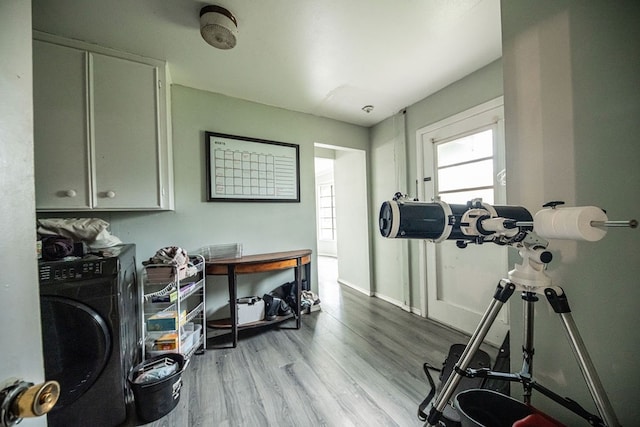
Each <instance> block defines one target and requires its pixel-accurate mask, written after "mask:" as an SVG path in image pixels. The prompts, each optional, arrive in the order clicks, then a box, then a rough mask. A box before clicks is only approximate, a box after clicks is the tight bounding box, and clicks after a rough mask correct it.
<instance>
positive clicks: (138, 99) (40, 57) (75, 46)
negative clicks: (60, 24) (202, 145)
mask: <svg viewBox="0 0 640 427" xmlns="http://www.w3.org/2000/svg"><path fill="white" fill-rule="evenodd" d="M33 65H34V67H33V68H34V76H33V80H34V127H35V129H34V145H35V177H36V208H37V209H38V210H39V211H76V210H79V211H82V210H104V211H128V210H169V209H173V182H172V180H173V174H172V156H171V144H170V140H169V132H168V128H169V118H168V114H167V95H168V93H167V91H168V84H167V82H166V64H165V63H164V62H161V61H156V60H152V59H147V58H141V57H137V56H133V55H128V54H123V53H119V52H113V51H110V50H107V49H102V48H96V47H95V46H92V45H91V46H88V47H87V46H86V45H84V44H83V43H80V42H76V41H71V40H65V39H60V38H57V37H55V38H54V37H52V36H48V35H40V36H38V34H36V40H34V42H33Z"/></svg>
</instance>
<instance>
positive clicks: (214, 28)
mask: <svg viewBox="0 0 640 427" xmlns="http://www.w3.org/2000/svg"><path fill="white" fill-rule="evenodd" d="M200 34H201V35H202V38H203V39H204V40H205V41H206V42H207V43H209V44H210V45H211V46H213V47H217V48H218V49H232V48H233V47H234V46H235V45H236V38H237V36H238V21H237V20H236V17H235V16H233V14H232V13H231V12H229V11H228V10H227V9H225V8H223V7H220V6H205V7H203V8H202V9H200Z"/></svg>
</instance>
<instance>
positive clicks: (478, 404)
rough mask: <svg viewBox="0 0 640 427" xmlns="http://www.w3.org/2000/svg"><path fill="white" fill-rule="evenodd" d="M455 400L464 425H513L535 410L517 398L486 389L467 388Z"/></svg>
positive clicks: (493, 426)
mask: <svg viewBox="0 0 640 427" xmlns="http://www.w3.org/2000/svg"><path fill="white" fill-rule="evenodd" d="M454 401H455V402H454V404H455V407H456V409H457V410H458V413H459V414H460V422H461V424H462V427H511V426H512V425H513V423H515V422H516V421H519V420H521V419H523V418H526V417H527V416H529V415H531V414H532V413H533V412H534V411H533V410H532V409H531V408H530V407H529V406H527V405H525V404H524V403H522V402H520V401H518V400H516V399H513V398H511V397H509V396H505V395H504V394H501V393H498V392H495V391H492V390H486V389H470V390H465V391H463V392H460V393H458V394H457V395H456V397H455V399H454Z"/></svg>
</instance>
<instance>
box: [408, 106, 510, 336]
mask: <svg viewBox="0 0 640 427" xmlns="http://www.w3.org/2000/svg"><path fill="white" fill-rule="evenodd" d="M503 106H504V98H503V97H502V96H500V97H497V98H494V99H492V100H490V101H487V102H485V103H482V104H480V105H477V106H475V107H472V108H470V109H467V110H465V111H463V112H460V113H457V114H455V115H453V116H450V117H448V118H445V119H443V120H440V121H438V122H436V123H433V124H430V125H428V126H425V127H423V128H420V129H418V130H417V131H416V152H417V153H416V154H417V155H416V182H418V183H419V185H417V196H418V199H419V200H423V201H429V200H427V199H426V196H427V195H426V191H425V185H424V177H425V176H426V175H425V168H426V166H427V165H426V164H425V160H424V159H425V151H424V149H423V139H424V137H425V135H428V134H430V133H433V132H435V131H437V130H440V129H442V128H446V127H449V126H452V125H455V124H457V123H459V122H462V121H468V120H470V119H473V118H474V117H475V116H479V115H480V116H481V115H484V114H486V113H487V112H489V111H491V110H494V109H496V108H500V107H503ZM484 123H485V124H486V120H485V121H484ZM496 123H498V126H497V129H496V132H498V133H499V137H500V138H502V139H504V111H503V114H502V117H500V118H496ZM479 127H480V126H479ZM494 157H495V158H496V159H499V160H501V161H502V163H503V164H504V158H505V153H504V147H500V146H499V147H498V149H497V151H496V152H495V153H494ZM505 194H506V191H505ZM505 202H506V200H503V199H500V198H499V196H498V197H497V198H496V200H495V203H496V204H504V203H505ZM428 244H429V242H427V241H422V242H420V244H419V245H418V278H419V281H420V288H419V289H420V310H421V311H422V313H423V316H424V317H430V313H429V307H428V306H429V292H428V289H429V288H428V286H429V283H430V282H431V283H433V280H435V274H436V272H435V271H429V269H428V267H427V265H428V262H427V258H428V257H429V256H434V255H433V254H431V252H433V251H429V250H428ZM432 244H433V243H432ZM505 266H508V264H507V261H506V260H505ZM505 274H506V270H505ZM498 279H499V278H497V279H496V283H497V281H498ZM489 302H490V301H487V304H489ZM508 319H509V318H508V310H507V309H505V310H503V311H502V312H501V314H500V320H501V321H502V322H503V323H504V324H505V325H506V328H507V329H508V325H509V320H508ZM465 332H467V333H471V332H473V331H465ZM498 335H501V333H498V334H496V337H494V338H493V339H491V337H489V336H488V338H487V340H488V341H491V342H493V343H495V344H497V345H500V341H501V338H498Z"/></svg>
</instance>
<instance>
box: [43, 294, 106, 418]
mask: <svg viewBox="0 0 640 427" xmlns="http://www.w3.org/2000/svg"><path fill="white" fill-rule="evenodd" d="M40 312H41V315H42V344H43V348H44V353H45V354H46V355H47V357H46V358H45V360H44V365H45V366H44V367H45V371H46V372H47V379H48V380H55V381H58V382H59V383H60V390H61V393H60V398H59V399H58V403H56V409H62V408H64V407H65V406H68V405H70V404H71V403H73V402H75V401H76V400H78V398H80V397H81V396H82V395H84V393H85V392H86V391H87V390H89V389H90V388H91V387H92V386H93V384H94V383H95V382H96V380H97V379H98V377H99V376H100V374H102V371H103V370H104V368H105V366H106V364H107V361H108V360H109V357H110V355H111V348H112V346H111V332H110V331H109V327H108V326H107V324H106V322H105V321H104V320H103V319H102V317H100V315H99V314H98V313H96V311H95V310H93V309H92V308H91V307H89V306H87V305H86V304H83V303H81V302H78V301H74V300H72V299H68V298H62V297H55V296H43V297H41V298H40Z"/></svg>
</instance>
